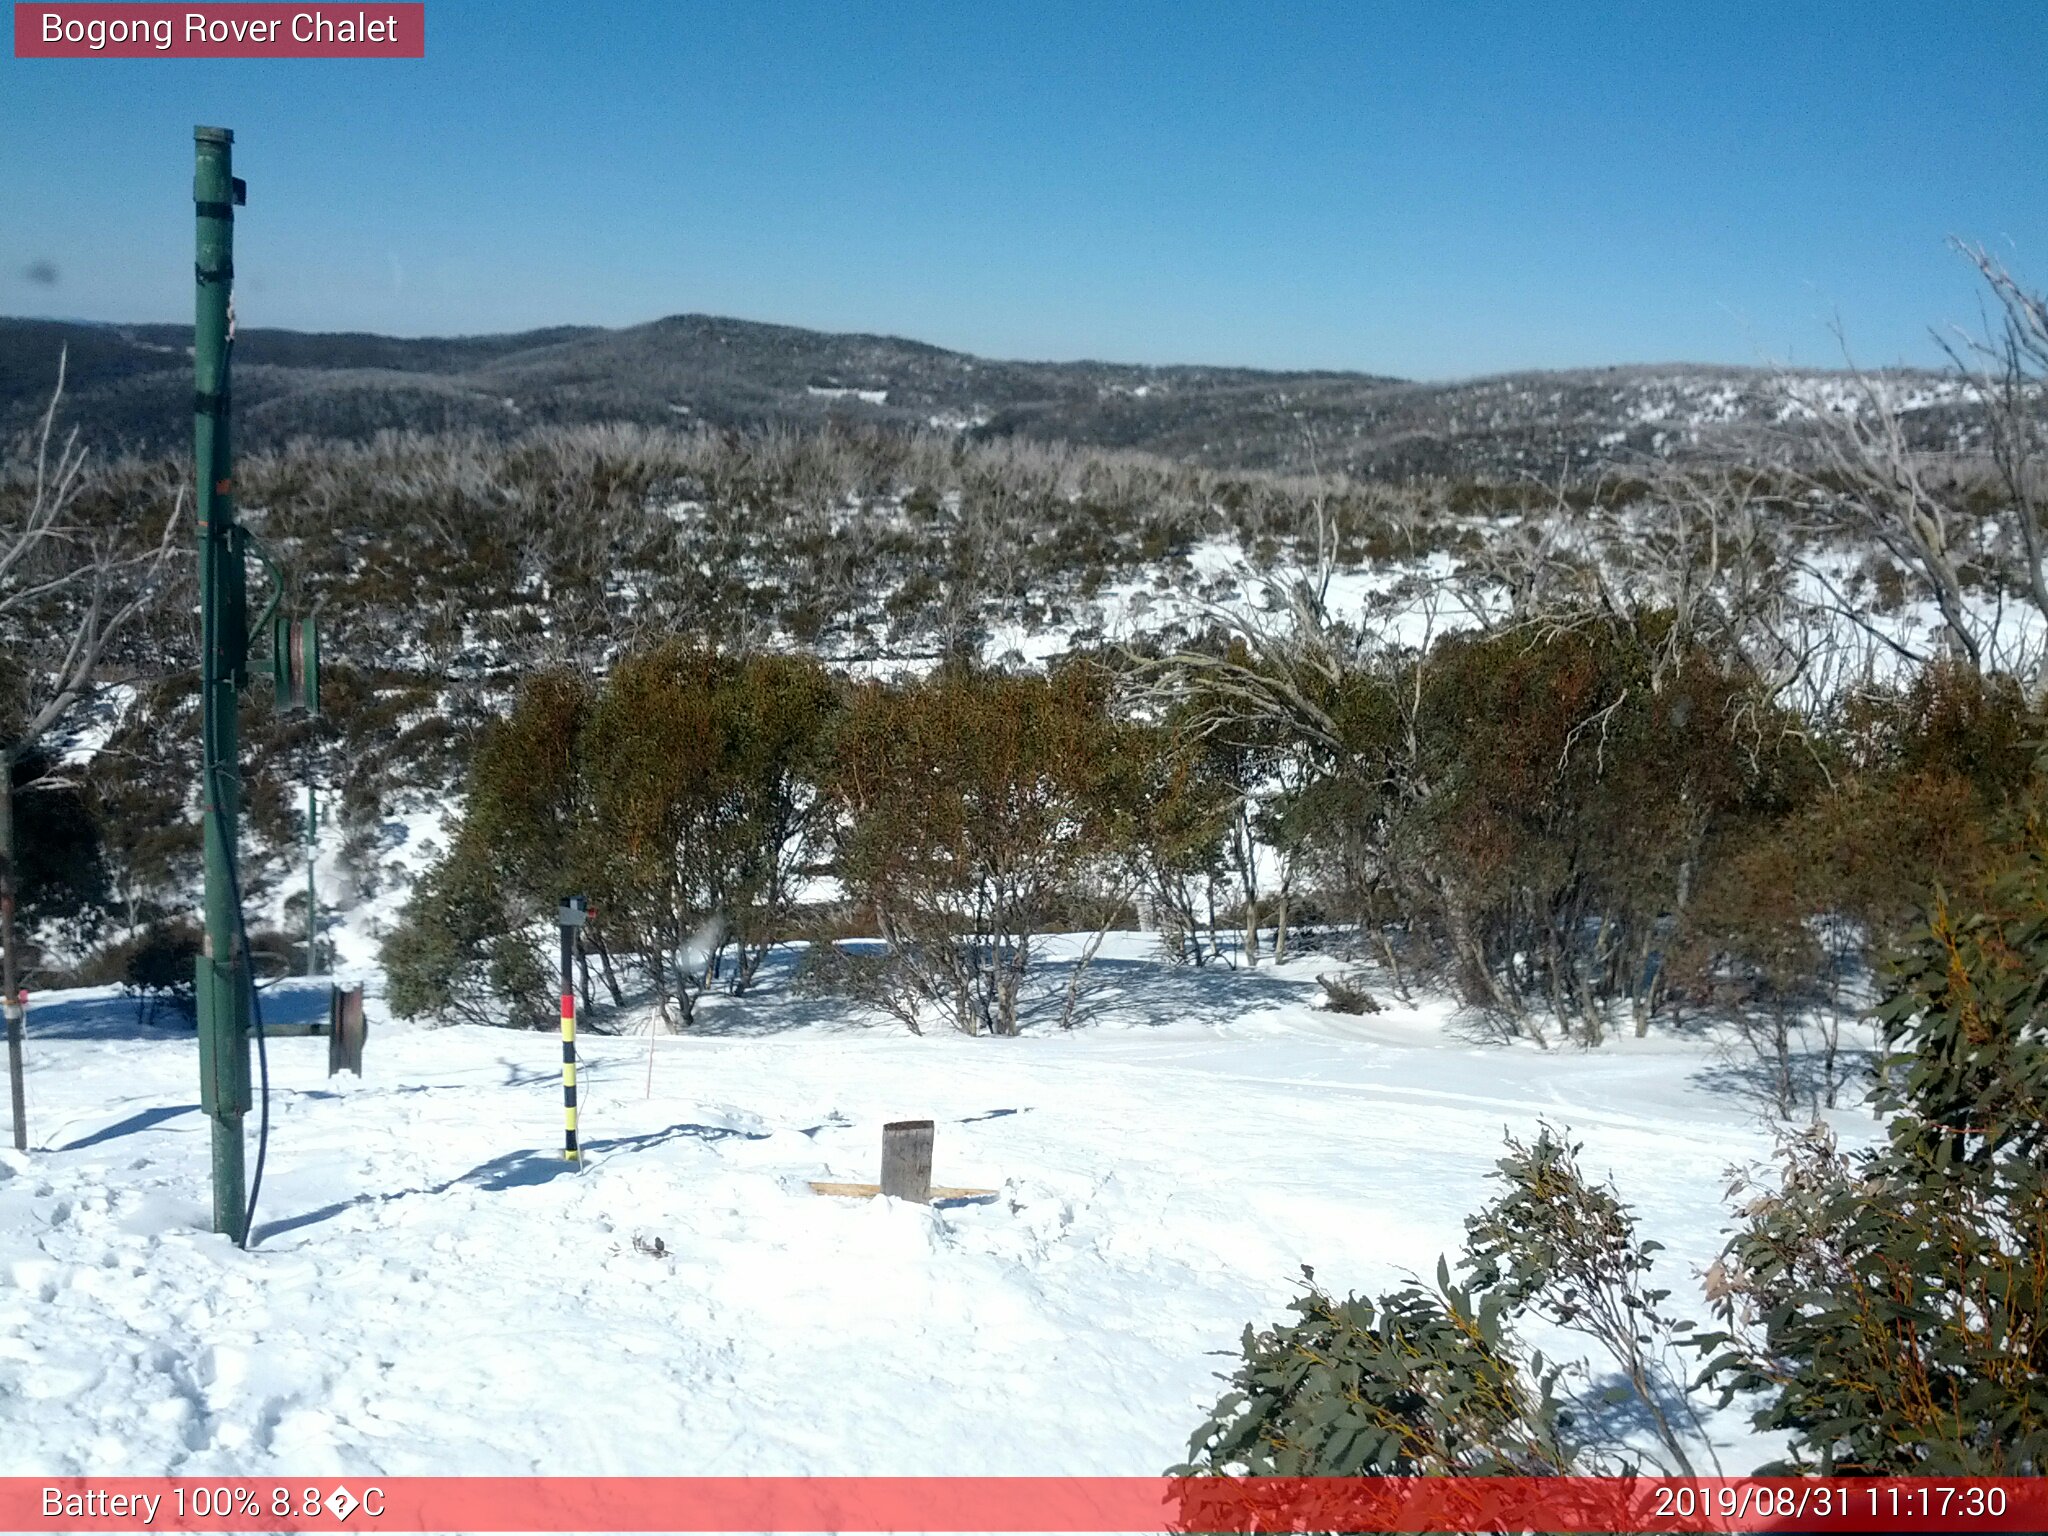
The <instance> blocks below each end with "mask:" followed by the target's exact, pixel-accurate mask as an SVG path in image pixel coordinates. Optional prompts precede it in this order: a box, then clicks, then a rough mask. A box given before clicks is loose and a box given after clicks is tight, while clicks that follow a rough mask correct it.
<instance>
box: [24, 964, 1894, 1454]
mask: <svg viewBox="0 0 2048 1536" xmlns="http://www.w3.org/2000/svg"><path fill="white" fill-rule="evenodd" d="M1154 955H1155V951H1154V947H1153V941H1152V939H1151V938H1150V937H1149V936H1143V935H1118V936H1115V937H1114V938H1113V939H1112V941H1111V944H1110V946H1109V947H1108V948H1107V949H1106V951H1105V960H1104V962H1103V963H1102V964H1101V965H1100V970H1099V975H1100V978H1101V982H1102V985H1103V987H1104V993H1103V997H1104V1001H1105V1007H1104V1011H1103V1012H1102V1013H1101V1015H1100V1016H1099V1017H1100V1020H1101V1022H1100V1024H1099V1026H1098V1027H1093V1028H1087V1029H1083V1030H1078V1031H1075V1032H1074V1033H1072V1034H1067V1035H1060V1034H1057V1033H1043V1034H1035V1035H1027V1036H1026V1037H1025V1038H1023V1039H1018V1040H988V1039H982V1040H973V1039H967V1038H964V1037H960V1036H957V1035H952V1034H945V1035H936V1036H928V1037H922V1038H920V1037H913V1036H911V1035H909V1034H907V1033H905V1032H904V1031H902V1029H901V1028H900V1027H898V1026H891V1025H886V1024H877V1023H872V1022H864V1021H861V1020H857V1019H854V1018H851V1017H847V1016H845V1010H843V1009H841V1008H840V1007H839V1006H838V1005H836V1004H831V1003H828V1002H820V1001H819V1000H816V999H799V998H793V997H791V996H790V995H789V994H788V992H787V990H786V988H785V987H784V986H783V985H782V984H781V982H780V980H779V979H778V981H777V983H776V984H775V985H774V986H771V988H770V989H769V990H768V991H767V992H766V993H764V994H762V995H760V996H757V997H751V998H747V999H740V1000H730V999H721V1000H713V1001H711V1002H709V1003H708V1004H707V1008H706V1014H705V1023H704V1025H703V1032H702V1033H701V1034H697V1035H693V1036H688V1037H664V1038H659V1039H656V1040H654V1041H653V1042H652V1046H651V1049H652V1054H653V1060H652V1088H651V1091H650V1089H649V1086H648V1082H649V1079H648V1072H649V1052H650V1041H649V1038H648V1037H647V1036H646V1035H639V1036H631V1035H625V1036H596V1035H590V1034H587V1033H586V1034H585V1035H583V1036H582V1037H581V1039H580V1041H579V1044H580V1054H581V1057H582V1062H583V1065H582V1068H581V1071H580V1072H579V1087H580V1097H581V1100H582V1110H581V1116H580V1119H581V1126H582V1133H583V1138H584V1144H585V1146H586V1148H587V1149H588V1163H587V1166H586V1167H584V1168H583V1169H582V1170H581V1171H580V1172H576V1171H572V1170H571V1169H569V1168H568V1167H566V1166H565V1165H564V1164H563V1162H562V1161H561V1159H560V1154H559V1150H558V1149H559V1147H560V1139H561V1088H560V1047H559V1043H558V1041H557V1038H556V1037H555V1036H554V1035H552V1034H550V1033H515V1032H510V1031H501V1030H491V1029H478V1028H450V1029H425V1028H415V1027H410V1026H405V1025H394V1024H392V1023H390V1022H389V1021H388V1020H386V1019H384V1018H383V1017H382V1016H381V1013H380V1012H373V1024H372V1031H371V1035H370V1040H369V1046H368V1051H367V1053H366V1057H365V1077H364V1079H363V1080H362V1081H361V1082H360V1083H359V1082H357V1081H356V1080H355V1079H353V1078H350V1077H346V1076H344V1077H341V1078H337V1079H333V1080H329V1079H328V1078H326V1076H325V1075H324V1074H325V1059H326V1043H325V1042H324V1041H322V1040H318V1039H283V1040H279V1041H275V1042H272V1045H271V1065H272V1075H273V1101H272V1120H273V1124H272V1133H271V1146H270V1156H269V1164H268V1168H267V1171H266V1173H265V1175H264V1183H263V1189H262V1193H261V1198H260V1204H259V1208H258V1210H257V1213H256V1222H255V1225H256V1234H257V1242H256V1245H255V1246H254V1248H253V1249H252V1250H251V1251H248V1252H241V1251H237V1250H235V1249H234V1248H232V1247H230V1246H229V1245H228V1244H227V1242H226V1241H225V1240H224V1239H221V1238H219V1237H216V1236H214V1235H212V1234H211V1233H209V1232H208V1231H207V1230H206V1228H207V1226H208V1223H209V1212H208V1209H207V1198H208V1197H207V1190H208V1187H209V1186H208V1182H207V1180H208V1174H207V1147H208V1136H207V1122H206V1120H205V1119H204V1117H203V1116H202V1115H201V1114H200V1113H199V1111H198V1107H197V1091H196V1088H197V1085H196V1077H197V1070H198V1069H197V1057H196V1048H195V1046H194V1043H193V1039H192V1036H191V1035H190V1034H189V1033H188V1032H185V1031H182V1030H177V1029H162V1028H155V1027H152V1028H148V1029H144V1028H139V1027H137V1025H136V1023H135V1020H134V1013H133V1005H132V1004H131V1003H129V1002H127V1001H126V1000H123V999H121V998H119V997H117V996H113V995H111V994H110V993H107V992H104V991H102V992H81V993H71V994H52V995H50V996H48V997H45V998H43V999H41V1000H39V1002H38V1004H37V1006H36V1007H35V1008H34V1009H33V1010H32V1012H31V1016H30V1030H29V1044H30V1061H31V1076H30V1081H29V1093H30V1114H31V1121H30V1124H31V1130H32V1133H33V1134H32V1151H31V1152H30V1154H28V1155H27V1156H26V1157H22V1156H17V1155H15V1154H12V1153H8V1154H6V1155H5V1157H4V1159H0V1473H5V1474H16V1475H19V1474H30V1473H34V1474H38V1475H59V1474H85V1473H92V1474H116V1473H128V1474H152V1473H170V1474H181V1475H214V1474H228V1473H235V1474H243V1475H265V1474H269V1473H273V1472H275V1473H279V1474H293V1475H299V1474H303V1475H307V1476H313V1475H322V1474H329V1473H339V1474H350V1475H358V1474H373V1473H374V1474H381V1475H393V1476H395V1475H406V1474H427V1473H448V1472H462V1473H472V1474H487V1473H506V1474H518V1473H554V1474H569V1473H589V1474H630V1473H671V1474H673V1473H721V1474H733V1473H836V1474H857V1473H877V1474H879V1473H904V1474H907V1473H962V1474H965V1473H1012V1474H1034V1473H1041V1474H1042V1473H1071V1474H1144V1473H1156V1472H1159V1471H1161V1470H1163V1469H1164V1468H1165V1467H1166V1466H1168V1465H1169V1464H1171V1463H1173V1462H1175V1461H1177V1460H1179V1459H1180V1458H1181V1457H1182V1455H1183V1454H1184V1452H1185V1447H1186V1439H1187V1436H1188V1434H1189V1433H1190V1432H1191V1431H1192V1430H1193V1429H1194V1428H1195V1426H1196V1425H1197V1424H1198V1423H1199V1421H1200V1420H1201V1418H1202V1417H1203V1414H1204V1412H1205V1410H1206V1409H1207V1408H1208V1407H1209V1406H1210V1405H1211V1404H1212V1403H1213V1402H1214V1400H1215V1398H1216V1396H1217V1394H1218V1391H1219V1390H1220V1384H1219V1382H1218V1381H1217V1380H1216V1373H1217V1372H1219V1371H1222V1370H1227V1369H1228V1368H1229V1365H1230V1361H1229V1360H1228V1359H1226V1358H1224V1357H1222V1356H1221V1355H1219V1354H1217V1353H1216V1352H1218V1351H1229V1350H1233V1349H1234V1348H1235V1346H1236V1343H1237V1340H1238V1336H1239V1333H1240V1332H1241V1330H1242V1328H1243V1326H1244V1324H1245V1323H1246V1322H1247V1321H1257V1322H1264V1321H1266V1320H1269V1319H1272V1318H1276V1317H1277V1316H1279V1315H1280V1313H1281V1310H1282V1308H1283V1307H1284V1304H1285V1303H1286V1301H1287V1300H1288V1299H1289V1298H1290V1297H1292V1296H1293V1295H1294V1294H1296V1292H1297V1291H1298V1289H1299V1285H1298V1267H1299V1266H1300V1265H1301V1264H1303V1263H1309V1264H1312V1265H1314V1266H1315V1268H1316V1271H1317V1276H1318V1278H1319V1280H1321V1281H1322V1282H1323V1283H1324V1284H1325V1285H1327V1286H1329V1287H1331V1288H1332V1289H1334V1290H1336V1291H1338V1292H1339V1293H1340V1294H1341V1293H1342V1292H1344V1291H1346V1290H1360V1291H1364V1290H1376V1289H1380V1288H1384V1287H1387V1286H1390V1285H1393V1284H1397V1283H1399V1282H1400V1281H1401V1279H1402V1278H1403V1277H1404V1275H1405V1274H1408V1273H1415V1274H1422V1275H1427V1274H1429V1273H1431V1272H1433V1270H1434V1268H1435V1264H1436V1259H1437V1255H1438V1254H1439V1253H1442V1252H1452V1251H1455V1249H1456V1247H1457V1244H1458V1241H1459V1238H1460V1236H1461V1233H1462V1222H1463V1218H1464V1216H1465V1214H1466V1213H1467V1212H1468V1211H1469V1210H1471V1209H1472V1208H1474V1207H1475V1206H1477V1205H1478V1204H1479V1203H1481V1202H1482V1201H1483V1200H1484V1199H1485V1198H1486V1195H1487V1192H1488V1185H1487V1181H1486V1175H1487V1173H1488V1171H1489V1169H1490V1168H1491V1166H1492V1163H1493V1161H1494V1159H1495V1158H1496V1157H1497V1156H1498V1155H1499V1151H1500V1141H1501V1134H1502V1131H1503V1129H1504V1128H1513V1129H1514V1130H1516V1131H1517V1132H1519V1133H1522V1134H1530V1133H1533V1131H1534V1130H1535V1128H1536V1125H1537V1123H1538V1121H1539V1119H1542V1118H1545V1117H1547V1118H1549V1119H1550V1120H1552V1121H1553V1122H1555V1123H1559V1124H1564V1125H1569V1126H1570V1127H1572V1129H1573V1130H1574V1131H1575V1132H1576V1133H1577V1134H1578V1135H1579V1136H1580V1137H1581V1138H1582V1139H1583V1140H1584V1141H1585V1143H1586V1152H1585V1154H1584V1162H1585V1165H1586V1166H1587V1168H1588V1170H1589V1172H1595V1173H1612V1174H1613V1176H1614V1177H1615V1179H1616V1180H1617V1182H1618V1183H1619V1185H1620V1187H1621V1189H1622V1192H1623V1193H1624V1195H1625V1196H1626V1197H1627V1198H1629V1199H1630V1200H1632V1201H1633V1202H1634V1203H1635V1204H1636V1206H1637V1207H1638V1210H1639V1213H1640V1216H1641V1219H1642V1223H1643V1229H1644V1234H1645V1235H1648V1236H1655V1237H1657V1238H1659V1239H1660V1240H1662V1241H1663V1242H1665V1243H1666V1244H1667V1245H1668V1247H1669V1252H1668V1253H1667V1254H1665V1255H1663V1256H1662V1258H1661V1259H1660V1265H1659V1273H1660V1275H1662V1276H1663V1277H1664V1283H1665V1284H1668V1285H1670V1286H1671V1288H1672V1290H1673V1292H1674V1295H1675V1297H1678V1298H1684V1297H1688V1296H1691V1295H1693V1294H1694V1292H1695V1288H1694V1286H1693V1283H1692V1278H1691V1277H1692V1273H1693V1272H1694V1271H1695V1270H1697V1269H1698V1268H1701V1267H1703V1266H1704V1265H1705V1264H1706V1263H1707V1262H1709V1261H1710V1259H1711V1257H1712V1255H1713V1253H1714V1251H1715V1250H1716V1248H1717V1247H1718V1243H1719V1237H1718V1233H1719V1229H1720V1228H1721V1226H1722V1225H1723V1224H1724V1220H1725V1218H1724V1214H1723V1209H1722V1206H1721V1203H1720V1195H1721V1190H1722V1184H1723V1178H1722V1175H1723V1172H1724V1170H1725V1169H1726V1168H1727V1167H1728V1166H1729V1165H1730V1164H1733V1163H1737V1162H1741V1161H1747V1160H1753V1159H1757V1158H1760V1157H1762V1156H1765V1155H1766V1154H1767V1153H1768V1151H1769V1147H1770V1139H1769V1136H1768V1134H1767V1133H1766V1132H1765V1131H1764V1130H1763V1129H1762V1127H1761V1126H1760V1125H1758V1124H1757V1122H1756V1120H1755V1118H1754V1114H1753V1110H1752V1108H1751V1106H1750V1105H1749V1103H1748V1102H1747V1101H1745V1100H1743V1099H1741V1098H1740V1097H1737V1096H1733V1095H1731V1094H1730V1093H1728V1092H1726V1091H1725V1090H1724V1089H1723V1088H1721V1087H1719V1086H1716V1083H1717V1079H1716V1077H1715V1074H1714V1073H1713V1072H1712V1070H1711V1065H1712V1064H1711V1060H1710V1058H1709V1056H1708V1054H1707V1053H1706V1052H1705V1050H1704V1049H1703V1048H1702V1047H1699V1046H1697V1045H1695V1044H1692V1043H1690V1042H1683V1041H1673V1040H1668V1039H1654V1038H1653V1039H1652V1040H1650V1041H1645V1042H1637V1041H1633V1040H1623V1041H1618V1042H1615V1043H1614V1044H1612V1045H1610V1046H1608V1047H1603V1048H1602V1049H1600V1050H1598V1051H1594V1052H1583V1051H1576V1050H1564V1049H1558V1050H1554V1051H1551V1052H1547V1053H1546V1052H1539V1051H1536V1050H1534V1049H1533V1048H1518V1049H1512V1050H1510V1049H1504V1048H1500V1047H1492V1046H1482V1045H1476V1044H1472V1043H1469V1042H1467V1041H1465V1040H1463V1039H1461V1038H1460V1036H1459V1035H1458V1034H1457V1033H1456V1032H1455V1031H1454V1030H1453V1031H1449V1032H1447V1029H1446V1025H1447V1023H1449V1022H1451V1012H1450V1009H1449V1006H1448V1005H1447V1004H1444V1003H1441V1002H1438V1003H1434V1004H1428V1005H1426V1006H1422V1007H1418V1008H1416V1009H1412V1010H1398V1009H1390V1011H1388V1012H1387V1013H1384V1014H1381V1015H1378V1016H1374V1017H1371V1018H1365V1019H1354V1018H1346V1017H1340V1016H1337V1015H1333V1014H1329V1013H1323V1012H1318V1011H1316V1010H1315V1009H1314V1007H1313V1001H1314V999H1315V996H1316V991H1317V989H1316V988H1315V985H1314V981H1313V976H1314V973H1315V971H1316V970H1317V969H1318V968H1327V967H1328V965H1329V963H1330V962H1329V960H1328V958H1327V957H1322V958H1320V960H1319V959H1318V958H1317V957H1304V958H1302V959H1300V960H1294V961H1290V962H1289V963H1288V964H1287V965H1286V966H1285V967H1282V968H1280V969H1279V970H1278V971H1277V972H1276V971H1275V970H1274V969H1273V968H1272V967H1270V966H1267V967H1262V968H1261V969H1260V970H1258V971H1255V972H1249V973H1248V972H1232V971H1227V970H1222V971H1218V970H1204V971H1200V972H1195V971H1191V970H1187V969H1184V968H1178V967H1171V966H1168V965H1166V964H1165V963H1164V962H1163V961H1159V960H1157V959H1156V958H1154ZM913 1116H916V1117H922V1116H930V1117H931V1118H933V1119H935V1120H936V1121H937V1122H938V1129H937V1159H936V1168H935V1174H936V1177H937V1180H938V1181H939V1182H941V1183H946V1184H956V1185H976V1186H983V1187H988V1188H993V1189H997V1190H998V1191H999V1194H998V1195H997V1196H996V1197H995V1198H994V1199H991V1200H987V1201H980V1202H972V1203H962V1204H956V1205H952V1206H949V1207H945V1208H935V1209H927V1208H924V1207H919V1206H913V1205H906V1204H903V1203H900V1202H895V1201H885V1200H874V1201H865V1202H863V1201H846V1200H838V1199H832V1198H828V1197H821V1196H817V1195H814V1194H812V1193H811V1192H810V1190H809V1189H808V1187H807V1183H806V1181H807V1180H809V1179H814V1178H817V1179H848V1180H871V1179H873V1178H874V1177H875V1170H876V1167H877V1166H878V1161H879V1153H880V1126H881V1124H882V1122H883V1121H885V1120H889V1119H897V1118H907V1117H913ZM1852 1120H1853V1117H1845V1124H1850V1123H1852ZM1864 1123H1865V1124H1866V1125H1867V1123H1868V1122H1867V1121H1866V1122H1864ZM254 1131H255V1117H254V1116H253V1115H252V1116H251V1117H250V1133H251V1138H250V1139H251V1149H250V1150H251V1156H252V1158H253V1155H254ZM1530 1337H1531V1342H1533V1343H1536V1344H1538V1345H1539V1346H1540V1347H1543V1348H1545V1349H1546V1350H1547V1351H1548V1350H1551V1349H1553V1348H1557V1347H1558V1346H1563V1348H1562V1352H1563V1353H1565V1354H1567V1355H1576V1354H1578V1353H1579V1351H1578V1350H1577V1348H1575V1347H1573V1346H1572V1344H1571V1341H1569V1340H1557V1339H1552V1338H1546V1337H1542V1336H1539V1335H1535V1334H1532V1335H1531V1336H1530ZM1716 1427H1717V1432H1719V1433H1725V1434H1726V1436H1727V1437H1728V1440H1729V1442H1730V1443H1731V1444H1733V1443H1734V1442H1736V1441H1740V1440H1742V1439H1743V1438H1744V1436H1745V1434H1746V1431H1745V1430H1744V1429H1743V1428H1742V1425H1741V1416H1740V1413H1739V1411H1738V1412H1737V1413H1733V1414H1728V1415H1723V1416H1722V1417H1721V1419H1720V1420H1718V1421H1717V1426H1716ZM1763 1449H1764V1448H1762V1447H1751V1446H1748V1445H1744V1446H1742V1447H1741V1448H1739V1449H1736V1450H1735V1451H1733V1453H1732V1454H1731V1456H1730V1459H1729V1466H1730V1470H1747V1468H1748V1466H1749V1465H1751V1464H1753V1462H1754V1460H1755V1459H1759V1458H1758V1457H1757V1456H1753V1455H1752V1454H1751V1452H1752V1450H1755V1451H1758V1452H1761V1451H1762V1450H1763Z"/></svg>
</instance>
